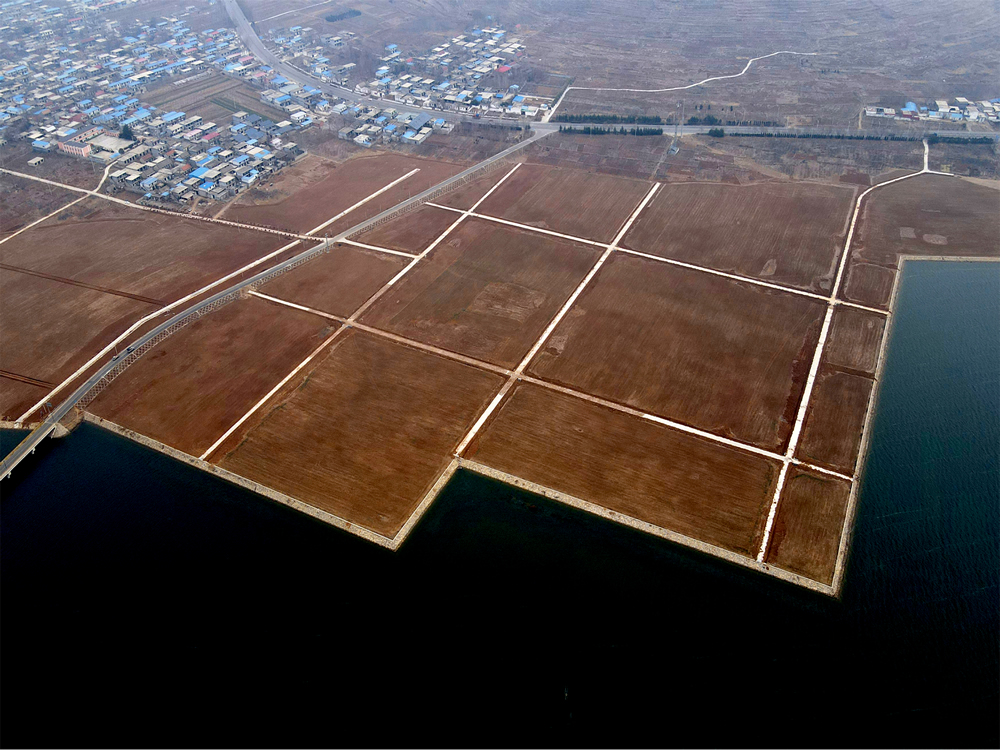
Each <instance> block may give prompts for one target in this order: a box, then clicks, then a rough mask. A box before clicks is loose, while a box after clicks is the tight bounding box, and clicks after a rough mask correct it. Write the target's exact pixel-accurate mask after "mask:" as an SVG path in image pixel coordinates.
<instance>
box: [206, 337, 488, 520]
mask: <svg viewBox="0 0 1000 750" xmlns="http://www.w3.org/2000/svg"><path fill="white" fill-rule="evenodd" d="M501 382H502V379H501V377H500V376H499V375H495V374H493V373H489V372H484V371H482V370H478V369H476V368H473V367H470V366H468V365H464V364H460V363H458V362H454V361H452V360H447V359H443V358H441V357H437V356H435V355H432V354H427V353H425V352H420V351H417V350H414V349H410V348H409V347H405V346H402V345H399V344H395V343H392V342H388V341H386V340H384V339H381V338H378V337H375V336H370V335H368V334H364V333H360V332H357V331H350V332H348V333H346V334H344V335H343V336H342V337H341V339H339V340H338V341H337V342H336V343H335V344H334V346H333V351H332V352H330V354H329V355H328V356H326V357H325V359H323V360H322V361H321V362H320V363H319V364H318V365H316V366H315V368H314V369H313V370H312V372H311V373H310V374H309V375H308V377H306V378H305V379H304V380H302V381H301V382H300V384H299V385H298V386H297V387H295V388H294V390H291V391H289V392H288V393H287V394H285V397H284V398H282V399H281V400H280V403H279V402H278V401H275V402H272V403H271V404H270V406H269V408H268V409H266V410H264V411H262V412H261V416H260V418H259V420H258V421H257V422H256V425H255V426H254V427H252V428H251V429H249V430H248V432H247V434H246V436H245V437H244V438H243V439H242V441H240V442H239V443H238V444H237V445H231V444H230V445H229V447H228V449H227V446H223V449H226V451H227V452H225V453H222V452H219V453H218V454H217V456H218V463H219V465H220V466H221V467H222V468H224V469H228V470H229V471H232V472H235V473H237V474H240V475H242V476H245V477H247V478H249V479H252V480H254V481H256V482H260V483H262V484H265V485H267V486H268V487H272V488H273V489H275V490H278V491H279V492H283V493H285V494H287V495H290V496H292V497H294V498H297V499H299V500H301V501H303V502H305V503H308V504H310V505H313V506H315V507H317V508H321V509H323V510H326V511H328V512H330V513H333V514H335V515H337V516H339V517H341V518H344V519H346V520H347V521H350V522H351V523H355V524H359V525H361V526H363V527H365V528H367V529H370V530H371V531H374V532H376V533H379V534H382V535H384V536H387V537H392V536H393V535H395V533H396V532H397V531H398V530H399V529H400V527H401V526H402V525H403V523H404V522H405V521H406V519H407V518H408V517H409V516H410V514H412V513H413V511H414V510H415V509H416V507H417V505H418V504H419V502H420V500H421V499H422V498H423V496H424V494H425V493H426V492H427V491H428V490H429V489H430V487H431V486H432V485H433V484H434V482H435V481H436V479H437V477H438V475H439V474H440V473H441V472H442V471H443V470H444V469H445V467H446V466H447V465H448V463H449V462H450V460H451V453H452V451H453V450H454V449H455V446H456V445H457V444H458V442H459V441H460V440H461V439H462V436H463V435H464V434H465V432H466V431H467V430H468V429H469V428H470V427H471V426H472V423H473V422H474V421H475V419H476V418H477V417H478V415H479V413H480V412H481V411H482V410H483V409H484V408H485V407H486V404H487V403H488V402H489V400H490V399H491V398H492V397H493V394H494V393H495V392H496V390H497V389H498V388H499V387H500V384H501ZM293 454H294V455H295V460H294V461H290V460H288V457H289V456H290V455H293Z"/></svg>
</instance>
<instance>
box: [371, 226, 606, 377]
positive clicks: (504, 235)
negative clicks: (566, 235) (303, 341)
mask: <svg viewBox="0 0 1000 750" xmlns="http://www.w3.org/2000/svg"><path fill="white" fill-rule="evenodd" d="M442 213H444V212H442ZM599 254H600V251H599V249H598V248H594V247H591V246H588V245H578V244H576V243H573V242H570V241H568V240H559V239H555V238H551V237H545V236H543V235H540V234H537V233H534V232H526V231H522V230H520V229H516V228H514V227H507V226H504V225H502V224H497V223H495V222H491V221H486V220H483V219H471V218H470V219H467V220H466V221H465V222H463V223H462V224H461V225H459V227H458V229H456V230H455V231H454V232H452V233H451V234H450V235H449V236H448V237H447V238H446V239H445V240H444V241H443V242H442V243H441V244H440V245H438V246H437V247H436V248H435V249H434V250H433V252H431V253H430V254H429V255H428V256H427V257H426V258H425V259H424V260H423V261H422V262H421V263H420V264H419V265H418V266H416V267H415V268H414V269H413V271H411V272H410V273H409V274H408V275H406V276H405V277H403V279H402V280H401V281H400V282H399V283H397V284H396V285H395V286H394V287H392V289H391V290H390V291H389V292H388V293H386V294H385V295H384V296H383V297H382V298H381V299H379V301H378V302H376V303H375V304H374V305H373V306H372V307H371V308H370V309H369V310H368V311H367V312H366V313H365V314H364V315H363V316H362V318H361V320H362V322H364V323H367V324H368V325H371V326H375V327H377V328H383V329H385V330H389V331H392V332H394V333H397V334H400V335H401V336H407V337H409V338H413V339H417V340H418V341H422V342H424V343H427V344H432V345H435V346H439V347H442V348H445V349H449V350H451V351H456V352H459V353H461V354H465V355H467V356H470V357H476V358H478V359H485V360H487V361H489V362H492V363H494V364H498V365H501V366H504V367H513V366H515V365H517V364H518V362H520V361H521V359H522V358H523V357H524V355H525V354H527V352H528V350H529V349H530V348H531V346H532V344H534V342H535V341H536V340H537V339H538V337H539V336H540V335H541V333H542V331H543V330H544V329H545V326H546V325H547V324H548V322H549V321H550V320H551V319H552V317H553V316H554V315H555V314H556V311H557V310H558V309H559V308H560V307H561V306H562V304H563V303H564V302H565V301H566V299H567V298H568V297H569V295H570V294H572V292H573V290H574V289H575V288H576V286H577V285H578V284H579V283H580V281H581V280H582V279H583V277H584V276H586V275H587V271H588V270H589V269H590V267H591V266H592V265H593V264H594V262H595V261H596V260H597V258H598V256H599Z"/></svg>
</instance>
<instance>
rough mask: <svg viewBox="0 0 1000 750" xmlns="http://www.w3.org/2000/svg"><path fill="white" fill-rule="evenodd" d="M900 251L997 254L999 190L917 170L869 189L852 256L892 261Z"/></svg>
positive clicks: (892, 263)
mask: <svg viewBox="0 0 1000 750" xmlns="http://www.w3.org/2000/svg"><path fill="white" fill-rule="evenodd" d="M900 254H905V255H982V256H996V255H1000V190H994V189H992V188H988V187H985V186H983V185H977V184H975V183H972V182H969V181H968V180H963V179H960V178H956V177H943V176H939V175H921V176H919V177H914V178H913V179H910V180H904V181H903V182H899V183H896V184H895V185H892V186H890V187H887V188H883V189H881V190H878V191H876V192H874V193H873V194H872V195H871V196H870V197H869V199H868V200H867V202H866V205H865V206H864V207H863V208H862V217H861V220H860V221H859V222H858V231H857V242H856V243H855V247H854V253H853V257H855V258H857V259H858V260H861V261H867V262H871V263H877V264H880V265H885V266H890V267H894V266H895V264H896V256H897V255H900Z"/></svg>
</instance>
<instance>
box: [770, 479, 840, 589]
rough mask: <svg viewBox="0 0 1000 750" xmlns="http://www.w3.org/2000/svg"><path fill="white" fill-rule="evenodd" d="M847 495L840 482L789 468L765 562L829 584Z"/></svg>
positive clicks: (831, 579)
mask: <svg viewBox="0 0 1000 750" xmlns="http://www.w3.org/2000/svg"><path fill="white" fill-rule="evenodd" d="M850 495H851V485H850V483H849V482H845V481H844V480H843V479H836V478H835V477H828V476H823V475H821V474H817V473H815V472H810V471H806V470H804V469H799V468H797V467H795V466H791V467H789V469H788V477H787V479H786V480H785V486H784V488H783V489H782V492H781V499H780V501H779V503H778V513H777V515H776V516H775V518H774V527H773V528H772V530H771V539H770V543H769V545H768V550H767V556H766V557H765V562H767V563H769V564H771V565H776V566H777V567H779V568H782V569H783V570H788V571H790V572H792V573H798V574H799V575H803V576H806V577H807V578H812V579H813V580H814V581H819V582H820V583H826V584H830V583H832V582H833V574H834V568H835V567H836V564H837V552H838V550H839V549H840V536H841V532H842V531H843V527H844V516H845V515H846V513H847V501H848V499H849V498H850Z"/></svg>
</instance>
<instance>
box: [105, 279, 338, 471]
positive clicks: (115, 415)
mask: <svg viewBox="0 0 1000 750" xmlns="http://www.w3.org/2000/svg"><path fill="white" fill-rule="evenodd" d="M337 326H338V324H337V323H332V322H331V321H324V320H323V319H322V318H319V317H317V316H315V315H313V314H311V313H306V312H302V311H299V310H294V309H292V308H289V307H286V306H284V305H276V304H273V303H269V302H265V301H263V300H260V299H256V298H253V297H251V298H248V299H240V300H237V301H235V302H231V303H230V304H228V305H226V306H225V307H223V308H222V309H221V310H219V311H217V312H215V313H213V314H211V315H207V316H205V317H204V318H201V319H199V320H196V321H195V322H194V323H191V324H190V325H188V326H186V327H185V328H183V329H181V330H180V331H179V332H177V333H175V334H174V335H172V336H170V337H169V338H167V339H165V340H164V341H162V342H160V343H159V344H158V345H157V346H156V347H154V348H153V349H152V350H150V351H149V352H147V353H146V354H145V355H144V356H143V357H141V358H140V359H139V360H138V361H136V362H135V363H134V364H132V365H131V366H129V367H128V369H126V370H125V371H124V372H123V373H122V374H121V375H119V376H118V377H117V378H116V379H115V380H114V381H113V382H112V383H111V385H109V386H108V387H107V388H106V389H105V390H104V391H103V392H102V393H101V395H100V396H98V397H97V398H96V399H95V400H94V401H93V403H92V404H91V405H90V406H89V407H88V408H89V410H90V411H92V412H93V413H95V414H97V415H98V416H100V417H103V418H105V419H108V420H110V421H112V422H115V423H116V424H119V425H121V426H122V427H127V428H128V429H131V430H135V431H136V432H139V433H141V434H143V435H146V436H148V437H151V438H153V439H155V440H158V441H160V442H162V443H165V444H166V445H169V446H170V447H172V448H177V449H178V450H181V451H184V452H185V453H188V454H190V455H192V456H199V455H201V454H202V452H204V451H205V450H206V449H207V448H208V447H209V446H210V445H212V443H213V442H214V441H215V440H216V439H218V438H219V436H221V435H222V434H223V433H224V432H225V431H226V430H227V429H228V428H229V427H230V426H231V425H232V424H233V423H234V422H236V421H237V420H238V419H239V418H240V417H242V416H243V415H244V414H245V413H246V412H247V410H248V409H250V407H252V406H253V405H254V404H255V403H256V402H257V401H258V400H259V399H260V398H261V397H262V396H264V394H266V393H267V392H268V391H269V390H271V388H273V387H274V386H275V385H276V384H277V383H278V382H279V381H280V380H281V379H282V378H283V377H284V376H285V375H287V374H288V373H289V372H291V370H292V369H293V368H294V367H295V366H296V365H298V364H299V362H301V361H302V360H303V359H305V358H306V357H307V356H308V355H309V353H310V352H312V351H313V350H314V349H315V348H316V347H317V346H319V344H320V343H321V342H322V341H323V339H324V338H326V337H327V336H329V335H330V333H332V327H337Z"/></svg>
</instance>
